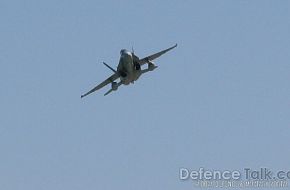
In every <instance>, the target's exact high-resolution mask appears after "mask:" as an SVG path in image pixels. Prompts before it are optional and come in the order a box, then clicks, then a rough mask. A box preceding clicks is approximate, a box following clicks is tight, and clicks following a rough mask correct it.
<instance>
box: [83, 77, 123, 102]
mask: <svg viewBox="0 0 290 190" xmlns="http://www.w3.org/2000/svg"><path fill="white" fill-rule="evenodd" d="M119 77H120V75H119V74H118V73H115V74H113V75H112V76H110V77H109V78H107V79H106V80H105V81H103V82H102V83H101V84H99V85H98V86H96V87H95V88H93V89H92V90H90V91H88V92H87V93H85V94H83V95H81V98H83V97H85V96H87V95H89V94H91V93H93V92H95V91H97V90H99V89H101V88H103V87H104V86H106V85H107V84H109V83H111V82H113V81H114V80H116V79H118V78H119Z"/></svg>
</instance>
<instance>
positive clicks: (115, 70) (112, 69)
mask: <svg viewBox="0 0 290 190" xmlns="http://www.w3.org/2000/svg"><path fill="white" fill-rule="evenodd" d="M103 64H104V65H105V66H106V67H108V68H109V69H110V70H112V71H113V72H114V73H117V71H116V70H115V69H113V68H112V67H110V66H109V65H107V63H105V62H103Z"/></svg>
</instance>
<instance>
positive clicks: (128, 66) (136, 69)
mask: <svg viewBox="0 0 290 190" xmlns="http://www.w3.org/2000/svg"><path fill="white" fill-rule="evenodd" d="M175 47H177V44H175V45H174V46H172V47H170V48H168V49H165V50H163V51H160V52H158V53H155V54H152V55H149V56H147V57H144V58H143V59H139V57H138V56H136V55H135V54H134V50H133V49H132V52H130V51H128V50H126V49H122V50H121V51H120V54H121V57H120V61H119V65H118V67H117V70H115V69H113V68H112V67H110V66H109V65H108V64H106V63H105V62H103V64H104V65H105V66H106V67H108V68H109V69H110V70H112V71H113V72H114V74H113V75H112V76H110V77H109V78H107V79H106V80H105V81H103V82H102V83H100V84H99V85H97V86H96V87H94V88H93V89H92V90H90V91H89V92H87V93H85V94H83V95H81V98H83V97H85V96H87V95H89V94H91V93H93V92H95V91H97V90H99V89H101V88H102V87H104V86H106V85H107V84H109V83H111V89H110V90H109V91H108V92H106V93H105V94H104V96H106V95H108V94H109V93H111V92H112V91H116V90H117V89H118V87H119V86H120V85H122V84H124V85H129V84H130V83H134V81H136V80H138V78H139V77H140V76H141V75H142V74H144V73H147V72H148V71H153V70H154V69H156V68H157V66H155V65H154V63H153V62H152V60H154V59H156V58H158V57H160V56H161V55H163V54H164V53H166V52H168V51H170V50H172V49H173V48H175ZM145 64H148V67H147V68H146V69H143V70H142V68H141V66H142V65H145ZM118 78H120V81H119V82H115V80H117V79H118Z"/></svg>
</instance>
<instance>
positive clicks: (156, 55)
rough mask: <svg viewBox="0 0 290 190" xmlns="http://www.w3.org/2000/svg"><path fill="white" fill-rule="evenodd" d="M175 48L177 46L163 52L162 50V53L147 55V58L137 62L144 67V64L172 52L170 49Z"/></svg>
mask: <svg viewBox="0 0 290 190" xmlns="http://www.w3.org/2000/svg"><path fill="white" fill-rule="evenodd" d="M175 47H177V44H175V45H174V46H172V47H170V48H168V49H165V50H163V51H160V52H158V53H155V54H153V55H149V56H147V57H144V58H143V59H140V60H138V62H139V64H140V65H144V64H145V63H148V62H149V61H152V60H154V59H156V58H158V57H160V56H161V55H163V54H164V53H166V52H168V51H170V50H172V49H173V48H175Z"/></svg>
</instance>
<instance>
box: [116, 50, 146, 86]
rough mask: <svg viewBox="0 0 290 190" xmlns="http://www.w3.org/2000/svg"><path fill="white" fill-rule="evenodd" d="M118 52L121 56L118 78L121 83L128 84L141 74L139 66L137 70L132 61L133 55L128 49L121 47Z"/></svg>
mask: <svg viewBox="0 0 290 190" xmlns="http://www.w3.org/2000/svg"><path fill="white" fill-rule="evenodd" d="M120 54H121V57H120V61H119V64H118V68H117V71H118V72H119V73H120V76H121V77H120V80H121V81H122V83H123V84H125V85H128V84H130V83H133V82H134V81H136V80H137V79H138V78H139V76H140V74H141V72H140V68H139V70H138V69H137V67H136V66H135V64H134V61H133V55H132V53H131V52H130V51H128V50H125V49H122V50H121V52H120Z"/></svg>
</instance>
